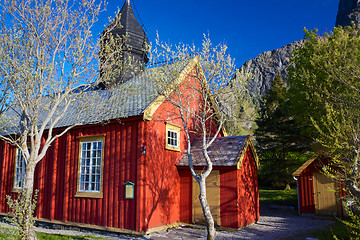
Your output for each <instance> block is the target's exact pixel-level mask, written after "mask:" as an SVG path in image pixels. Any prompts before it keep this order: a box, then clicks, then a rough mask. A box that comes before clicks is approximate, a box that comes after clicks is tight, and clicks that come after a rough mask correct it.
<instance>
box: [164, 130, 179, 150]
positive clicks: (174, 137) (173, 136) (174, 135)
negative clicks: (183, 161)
mask: <svg viewBox="0 0 360 240" xmlns="http://www.w3.org/2000/svg"><path fill="white" fill-rule="evenodd" d="M167 145H168V146H170V147H179V141H178V132H177V131H174V130H170V129H169V130H168V131H167Z"/></svg>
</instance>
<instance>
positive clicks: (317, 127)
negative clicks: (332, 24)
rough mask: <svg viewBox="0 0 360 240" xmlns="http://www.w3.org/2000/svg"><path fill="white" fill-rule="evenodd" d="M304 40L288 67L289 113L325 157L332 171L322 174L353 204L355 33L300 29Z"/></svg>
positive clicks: (357, 89)
mask: <svg viewBox="0 0 360 240" xmlns="http://www.w3.org/2000/svg"><path fill="white" fill-rule="evenodd" d="M305 39H306V41H305V42H304V46H303V48H301V49H298V50H296V51H295V53H294V57H293V59H292V62H293V66H292V67H291V68H290V69H289V78H288V82H289V85H290V90H289V94H290V99H291V101H292V104H291V105H292V109H291V110H292V113H293V116H294V117H295V119H296V121H297V122H298V123H300V124H301V125H302V127H303V128H304V132H305V133H306V134H307V135H308V136H311V137H312V138H313V139H314V140H316V141H317V142H318V143H320V144H321V145H322V148H323V150H324V151H325V152H326V154H327V155H329V156H331V158H332V162H333V163H334V164H335V166H336V167H335V168H332V169H329V172H328V173H327V174H328V175H329V176H330V177H332V178H334V179H336V180H338V181H340V182H342V183H344V185H345V187H346V191H347V193H348V194H349V196H350V197H352V198H353V200H354V201H356V202H357V204H359V203H360V202H359V200H360V189H359V187H360V185H359V184H360V182H359V181H360V175H359V170H358V169H359V158H360V105H359V104H360V81H359V79H360V67H359V66H360V33H359V30H358V29H355V28H352V27H345V28H341V27H339V28H334V30H333V31H332V32H331V33H329V34H325V35H324V36H319V35H318V34H317V32H316V31H307V30H306V34H305Z"/></svg>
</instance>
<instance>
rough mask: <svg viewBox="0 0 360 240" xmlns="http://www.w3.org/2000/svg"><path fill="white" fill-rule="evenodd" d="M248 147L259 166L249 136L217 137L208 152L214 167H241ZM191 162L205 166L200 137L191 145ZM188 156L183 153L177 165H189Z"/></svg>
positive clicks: (196, 165) (197, 165)
mask: <svg viewBox="0 0 360 240" xmlns="http://www.w3.org/2000/svg"><path fill="white" fill-rule="evenodd" d="M248 146H249V147H250V149H251V151H252V153H253V155H254V159H255V162H256V165H257V167H258V168H260V164H259V159H258V157H257V154H256V151H255V148H254V145H253V143H252V140H251V137H250V136H231V137H218V138H216V140H215V141H214V142H213V144H211V146H210V147H209V148H208V154H209V157H210V158H211V161H212V163H213V166H214V167H237V168H238V169H240V168H241V163H242V160H243V159H244V155H245V152H246V150H247V148H248ZM191 153H192V163H193V165H194V166H195V167H200V166H206V161H205V159H204V157H203V155H202V139H201V138H197V139H195V140H194V142H193V143H192V145H191ZM188 161H189V160H188V156H187V154H184V155H183V157H182V158H181V159H180V161H179V163H178V165H177V166H179V167H181V166H189V163H188Z"/></svg>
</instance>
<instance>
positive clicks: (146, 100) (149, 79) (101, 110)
mask: <svg viewBox="0 0 360 240" xmlns="http://www.w3.org/2000/svg"><path fill="white" fill-rule="evenodd" d="M188 63H189V61H178V62H175V63H172V64H168V65H165V66H159V67H154V68H147V69H145V71H143V72H142V73H141V74H139V75H137V76H134V77H132V78H131V79H129V80H128V81H126V82H125V83H122V84H120V85H119V86H117V87H116V88H115V89H109V90H89V91H86V92H83V93H82V96H81V98H80V99H78V100H77V101H76V102H75V103H74V104H72V105H71V106H70V107H69V109H68V110H67V111H66V114H65V116H64V117H63V118H62V119H61V120H60V121H59V122H58V123H57V124H56V125H55V128H60V127H67V126H71V125H74V124H75V123H77V124H78V125H86V124H92V123H98V122H103V121H108V120H113V119H120V118H126V117H133V116H141V115H142V114H143V113H144V111H145V110H146V108H147V107H148V106H149V105H151V103H152V102H153V101H154V100H155V99H156V98H157V97H158V96H159V92H161V91H162V89H161V87H159V86H158V85H156V81H155V80H154V79H153V78H154V75H153V71H158V70H159V69H158V68H162V71H164V69H165V71H168V72H169V74H165V75H164V76H166V77H167V79H165V81H166V82H168V83H171V82H172V81H173V80H174V79H175V78H176V77H177V76H178V75H179V73H180V72H181V71H182V70H183V69H184V68H185V66H186V65H187V64H188ZM166 69H167V70H166ZM173 69H176V70H179V71H176V72H175V71H174V70H173ZM169 75H170V76H173V77H170V78H169ZM166 86H167V84H164V87H163V88H165V87H166ZM60 108H61V107H60ZM60 108H59V109H60ZM45 109H46V108H45V107H44V111H43V112H42V113H40V114H39V115H40V116H39V120H40V122H42V121H43V120H44V119H45V117H46V116H47V111H46V110H45ZM59 112H60V111H59ZM79 113H80V114H79ZM55 115H56V114H55ZM6 116H7V117H9V118H12V119H13V120H12V122H15V124H14V125H15V126H18V124H16V122H19V119H20V115H19V111H16V109H10V110H9V111H7V113H6ZM54 117H55V116H54ZM54 117H53V118H54ZM16 119H17V120H16ZM5 128H6V129H7V130H6V131H5V132H6V133H7V134H12V133H16V132H19V130H18V129H16V128H15V127H12V126H5ZM3 134H4V132H3Z"/></svg>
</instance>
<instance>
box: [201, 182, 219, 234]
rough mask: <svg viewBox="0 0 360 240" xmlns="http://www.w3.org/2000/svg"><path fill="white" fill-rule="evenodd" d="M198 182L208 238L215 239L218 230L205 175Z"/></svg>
mask: <svg viewBox="0 0 360 240" xmlns="http://www.w3.org/2000/svg"><path fill="white" fill-rule="evenodd" d="M198 183H199V186H200V195H199V200H200V204H201V207H202V210H203V213H204V217H205V221H206V227H207V239H209V240H210V239H211V240H213V239H215V238H216V230H215V224H214V218H213V216H212V214H211V211H210V206H209V204H208V201H207V198H206V178H205V177H204V176H201V177H200V181H199V182H198Z"/></svg>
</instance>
